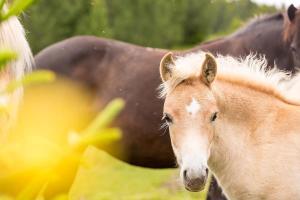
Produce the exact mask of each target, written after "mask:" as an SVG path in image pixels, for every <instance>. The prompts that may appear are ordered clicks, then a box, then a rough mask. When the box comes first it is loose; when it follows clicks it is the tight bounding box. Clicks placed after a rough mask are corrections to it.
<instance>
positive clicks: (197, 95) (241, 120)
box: [160, 52, 300, 200]
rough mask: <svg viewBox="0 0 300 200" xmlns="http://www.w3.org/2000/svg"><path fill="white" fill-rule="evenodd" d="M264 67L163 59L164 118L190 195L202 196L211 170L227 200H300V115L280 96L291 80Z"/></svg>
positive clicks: (207, 57) (228, 60) (259, 62)
mask: <svg viewBox="0 0 300 200" xmlns="http://www.w3.org/2000/svg"><path fill="white" fill-rule="evenodd" d="M217 67H218V69H217ZM266 67H267V63H266V60H265V59H264V58H260V59H257V58H254V57H253V56H248V57H247V58H246V59H245V60H238V59H234V58H232V57H221V56H218V57H216V58H214V57H213V56H212V55H211V54H208V53H204V52H199V53H196V54H190V55H187V56H185V57H178V58H177V59H175V60H174V59H173V58H172V55H171V54H170V53H169V54H167V55H165V56H164V58H163V59H162V61H161V65H160V73H161V78H162V81H163V84H162V96H163V97H165V104H164V117H163V118H164V120H165V121H166V123H167V124H168V126H169V129H170V136H171V141H172V146H173V150H174V152H175V154H176V157H177V161H178V164H179V166H180V168H181V172H180V174H181V177H182V180H183V183H184V185H185V187H186V189H188V190H190V191H199V190H201V189H203V187H204V185H205V181H206V178H207V169H208V168H209V169H210V170H211V171H212V173H213V174H214V175H215V176H216V178H217V180H218V182H219V183H220V185H221V187H222V188H223V190H224V193H225V195H226V196H227V197H228V198H229V199H242V200H249V199H270V200H276V199H278V200H279V199H280V200H282V199H300V189H299V188H300V107H299V104H297V103H296V102H295V101H293V100H291V99H289V98H288V97H287V96H286V95H285V94H284V90H282V89H280V88H281V87H283V86H284V85H282V84H281V82H283V80H285V79H287V78H289V76H288V75H286V74H284V73H282V72H278V71H276V70H272V71H267V70H266ZM217 71H218V73H217ZM287 172H288V173H287Z"/></svg>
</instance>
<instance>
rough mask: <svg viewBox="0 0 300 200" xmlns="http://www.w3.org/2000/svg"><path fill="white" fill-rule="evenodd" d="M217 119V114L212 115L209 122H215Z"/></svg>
mask: <svg viewBox="0 0 300 200" xmlns="http://www.w3.org/2000/svg"><path fill="white" fill-rule="evenodd" d="M217 117H218V112H215V113H213V114H212V115H211V117H210V121H211V122H214V121H216V119H217Z"/></svg>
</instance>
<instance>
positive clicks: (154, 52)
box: [35, 36, 175, 167]
mask: <svg viewBox="0 0 300 200" xmlns="http://www.w3.org/2000/svg"><path fill="white" fill-rule="evenodd" d="M165 53H166V51H165V50H161V49H153V48H144V47H140V46H136V45H131V44H127V43H124V42H119V41H115V40H109V39H102V38H97V37H93V36H78V37H73V38H70V39H67V40H64V41H62V42H59V43H56V44H54V45H52V46H50V47H48V48H46V49H45V50H43V51H41V52H40V53H39V54H38V55H37V56H36V57H35V61H36V64H37V67H38V68H43V69H50V70H53V71H54V72H56V73H58V74H59V75H63V76H66V77H68V78H71V79H73V80H76V81H79V82H80V83H83V84H85V85H87V86H89V87H88V88H89V89H92V90H93V91H94V93H95V94H96V95H97V97H96V98H95V101H96V103H95V105H100V106H99V107H98V108H97V110H100V109H101V108H103V106H104V105H105V104H106V103H108V102H109V101H110V100H112V99H114V98H116V97H121V98H123V99H124V100H125V102H126V107H125V109H124V110H123V112H122V113H121V115H120V116H119V117H118V119H117V120H116V124H115V125H116V126H119V127H120V128H121V129H122V131H123V138H122V141H121V143H122V145H123V147H124V150H125V153H126V154H127V156H128V161H129V162H130V163H133V164H136V165H142V166H147V167H172V166H174V164H175V162H174V158H173V153H172V149H171V146H170V141H169V137H168V135H163V132H162V130H160V124H161V121H160V118H161V113H160V111H161V109H162V101H161V100H160V99H158V98H157V96H158V94H157V87H158V86H159V84H160V78H159V69H158V66H159V62H160V59H161V57H162V56H163V55H164V54H165ZM162 135H163V136H162ZM117 156H119V155H117Z"/></svg>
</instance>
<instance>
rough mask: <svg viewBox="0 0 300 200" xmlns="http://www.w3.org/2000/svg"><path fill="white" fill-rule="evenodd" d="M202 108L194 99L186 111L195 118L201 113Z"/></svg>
mask: <svg viewBox="0 0 300 200" xmlns="http://www.w3.org/2000/svg"><path fill="white" fill-rule="evenodd" d="M200 108H201V106H200V104H199V102H198V101H197V100H196V99H195V98H193V99H192V101H191V103H190V104H189V105H188V106H186V111H187V112H188V113H189V114H190V115H192V116H195V115H196V114H197V113H198V112H199V110H200Z"/></svg>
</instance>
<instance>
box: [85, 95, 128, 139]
mask: <svg viewBox="0 0 300 200" xmlns="http://www.w3.org/2000/svg"><path fill="white" fill-rule="evenodd" d="M124 106H125V102H124V101H123V100H122V99H115V100H113V101H111V102H110V103H109V104H108V105H107V106H106V107H105V108H104V110H103V111H102V112H101V113H100V114H99V115H98V116H97V117H96V119H95V120H94V121H93V122H92V123H91V124H90V125H89V126H88V127H87V128H86V129H85V130H84V131H83V134H86V135H90V134H95V133H97V132H98V131H99V130H101V129H102V128H105V127H107V126H108V125H109V124H110V123H111V122H112V121H113V120H114V119H115V118H116V116H117V115H118V114H119V113H120V112H121V110H122V109H123V108H124Z"/></svg>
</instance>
